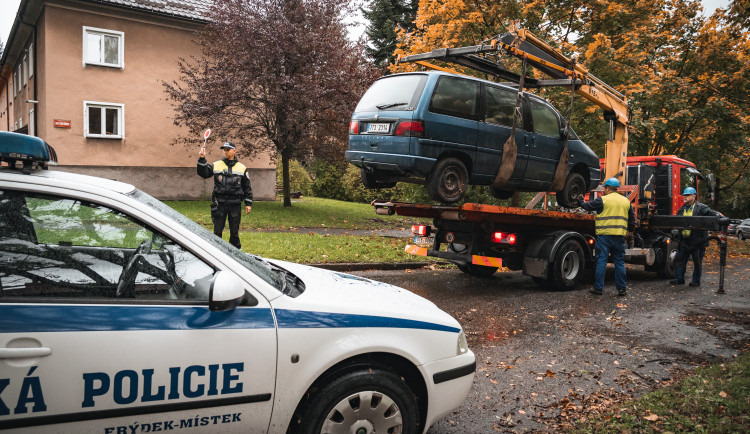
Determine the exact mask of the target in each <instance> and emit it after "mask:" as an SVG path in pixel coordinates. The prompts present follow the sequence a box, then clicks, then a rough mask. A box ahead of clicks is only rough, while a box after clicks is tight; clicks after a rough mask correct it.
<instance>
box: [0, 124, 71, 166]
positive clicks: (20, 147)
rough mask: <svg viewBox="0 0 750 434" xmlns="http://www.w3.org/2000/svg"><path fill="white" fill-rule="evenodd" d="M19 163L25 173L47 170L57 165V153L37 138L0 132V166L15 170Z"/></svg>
mask: <svg viewBox="0 0 750 434" xmlns="http://www.w3.org/2000/svg"><path fill="white" fill-rule="evenodd" d="M19 162H20V163H21V165H22V167H23V171H24V172H25V173H29V172H30V171H31V169H33V168H35V167H37V168H41V169H47V166H48V165H50V164H52V165H56V164H57V153H56V152H55V150H54V149H53V148H52V146H50V145H48V144H47V142H45V141H44V140H42V139H40V138H38V137H34V136H27V135H26V134H18V133H10V132H5V131H0V165H3V166H4V165H5V164H2V163H7V165H8V166H10V167H12V168H16V167H17V163H19Z"/></svg>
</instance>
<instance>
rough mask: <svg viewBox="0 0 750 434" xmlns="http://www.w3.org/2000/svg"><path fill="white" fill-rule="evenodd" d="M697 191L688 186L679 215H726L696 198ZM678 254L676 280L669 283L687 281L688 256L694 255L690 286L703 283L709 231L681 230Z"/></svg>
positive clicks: (683, 195) (676, 283)
mask: <svg viewBox="0 0 750 434" xmlns="http://www.w3.org/2000/svg"><path fill="white" fill-rule="evenodd" d="M696 193H697V192H696V191H695V189H694V188H693V187H688V188H686V189H685V191H683V192H682V197H683V198H684V199H685V204H684V205H682V207H681V208H680V209H679V210H677V215H681V216H720V217H724V215H723V214H722V213H720V212H718V211H714V210H712V209H711V208H709V207H708V205H705V204H702V203H700V202H697V201H696V200H695V195H696ZM677 241H678V244H677V256H675V264H676V268H675V271H674V277H675V278H674V280H671V281H670V282H669V283H671V284H673V285H683V284H684V283H685V269H686V268H687V261H688V257H690V256H692V257H693V279H692V281H691V282H690V286H700V285H701V271H702V268H703V256H704V255H705V254H706V243H707V242H708V231H706V230H697V231H696V230H684V231H680V233H679V235H678V237H677Z"/></svg>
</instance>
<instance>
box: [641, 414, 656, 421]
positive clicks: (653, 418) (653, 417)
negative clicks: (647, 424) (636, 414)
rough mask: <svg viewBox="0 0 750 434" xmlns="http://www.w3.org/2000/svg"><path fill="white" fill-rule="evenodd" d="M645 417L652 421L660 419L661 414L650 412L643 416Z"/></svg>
mask: <svg viewBox="0 0 750 434" xmlns="http://www.w3.org/2000/svg"><path fill="white" fill-rule="evenodd" d="M643 418H644V419H646V420H650V421H651V422H656V421H657V420H659V416H658V415H655V414H653V413H649V414H647V415H646V416H643Z"/></svg>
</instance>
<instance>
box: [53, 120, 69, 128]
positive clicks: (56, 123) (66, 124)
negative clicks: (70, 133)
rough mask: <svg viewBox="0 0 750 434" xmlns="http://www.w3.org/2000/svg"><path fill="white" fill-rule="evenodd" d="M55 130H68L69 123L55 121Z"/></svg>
mask: <svg viewBox="0 0 750 434" xmlns="http://www.w3.org/2000/svg"><path fill="white" fill-rule="evenodd" d="M54 122H55V128H70V121H63V120H60V119H55V121H54Z"/></svg>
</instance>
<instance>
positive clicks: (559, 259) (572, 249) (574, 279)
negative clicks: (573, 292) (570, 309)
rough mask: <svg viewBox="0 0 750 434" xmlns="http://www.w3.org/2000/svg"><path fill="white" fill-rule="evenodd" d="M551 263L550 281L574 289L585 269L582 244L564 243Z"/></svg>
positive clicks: (560, 286) (553, 284)
mask: <svg viewBox="0 0 750 434" xmlns="http://www.w3.org/2000/svg"><path fill="white" fill-rule="evenodd" d="M579 176H580V175H579ZM551 265H552V268H551V269H550V276H549V283H550V284H551V285H552V287H553V288H555V289H557V290H560V291H566V290H569V289H573V288H574V287H575V286H576V284H578V280H580V278H581V275H582V274H583V269H584V260H583V248H582V247H581V244H579V243H578V241H576V240H568V241H566V242H565V243H563V245H562V246H560V248H559V249H558V250H557V253H556V254H555V262H554V263H553V264H551Z"/></svg>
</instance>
